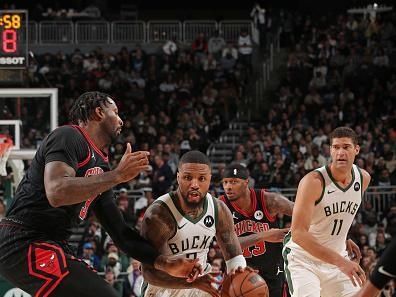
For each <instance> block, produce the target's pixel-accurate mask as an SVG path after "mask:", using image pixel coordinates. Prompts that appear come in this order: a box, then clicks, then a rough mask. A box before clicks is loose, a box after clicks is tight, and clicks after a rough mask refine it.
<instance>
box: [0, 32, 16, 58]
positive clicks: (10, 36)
mask: <svg viewBox="0 0 396 297" xmlns="http://www.w3.org/2000/svg"><path fill="white" fill-rule="evenodd" d="M2 40H3V51H4V52H5V53H15V52H16V50H17V34H16V31H15V30H10V29H8V30H4V31H3V36H2Z"/></svg>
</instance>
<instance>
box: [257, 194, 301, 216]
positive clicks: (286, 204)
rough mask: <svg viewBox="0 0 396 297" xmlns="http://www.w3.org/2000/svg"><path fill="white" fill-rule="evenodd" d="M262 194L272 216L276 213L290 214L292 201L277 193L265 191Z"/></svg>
mask: <svg viewBox="0 0 396 297" xmlns="http://www.w3.org/2000/svg"><path fill="white" fill-rule="evenodd" d="M264 195H265V198H266V199H265V201H266V203H267V208H268V211H269V213H270V214H271V215H272V216H276V215H277V214H285V215H287V216H291V215H292V212H293V206H294V202H292V201H290V200H289V199H287V198H286V197H285V196H283V195H281V194H279V193H271V192H265V194H264Z"/></svg>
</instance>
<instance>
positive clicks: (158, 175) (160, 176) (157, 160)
mask: <svg viewBox="0 0 396 297" xmlns="http://www.w3.org/2000/svg"><path fill="white" fill-rule="evenodd" d="M154 164H155V167H154V171H153V182H152V187H153V196H154V197H160V196H161V195H163V194H166V193H167V192H168V191H169V190H170V187H171V185H172V182H173V178H174V177H173V172H172V170H171V169H170V167H169V166H168V164H165V162H164V160H163V159H162V157H161V156H158V155H157V156H155V157H154Z"/></svg>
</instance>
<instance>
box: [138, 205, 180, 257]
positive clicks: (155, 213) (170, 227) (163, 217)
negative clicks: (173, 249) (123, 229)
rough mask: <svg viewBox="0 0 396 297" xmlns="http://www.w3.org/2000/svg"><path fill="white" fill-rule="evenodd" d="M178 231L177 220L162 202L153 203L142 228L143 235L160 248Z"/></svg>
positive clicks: (146, 213)
mask: <svg viewBox="0 0 396 297" xmlns="http://www.w3.org/2000/svg"><path fill="white" fill-rule="evenodd" d="M175 232H176V222H175V220H174V218H173V217H172V215H171V214H170V212H169V210H168V209H167V207H166V206H165V205H164V204H162V202H157V203H153V204H152V205H150V207H149V208H148V209H147V210H146V212H145V214H144V218H143V222H142V227H141V230H140V233H141V235H142V236H143V237H144V238H146V239H147V240H148V241H150V242H151V243H152V244H153V245H154V247H155V248H157V249H158V250H159V249H161V248H162V246H163V245H164V244H165V243H166V242H167V240H168V239H169V238H171V237H172V236H173V235H174V234H175Z"/></svg>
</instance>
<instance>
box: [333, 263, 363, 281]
mask: <svg viewBox="0 0 396 297" xmlns="http://www.w3.org/2000/svg"><path fill="white" fill-rule="evenodd" d="M338 267H339V268H340V270H341V271H342V272H343V273H344V274H346V275H347V276H348V277H349V279H350V280H351V282H352V284H353V285H354V286H355V287H356V286H359V287H361V286H363V284H364V283H365V282H366V274H365V273H364V271H363V269H362V267H360V266H359V264H357V263H356V262H353V261H351V260H348V259H343V260H342V262H341V264H340V265H338Z"/></svg>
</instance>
